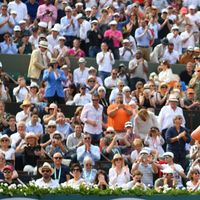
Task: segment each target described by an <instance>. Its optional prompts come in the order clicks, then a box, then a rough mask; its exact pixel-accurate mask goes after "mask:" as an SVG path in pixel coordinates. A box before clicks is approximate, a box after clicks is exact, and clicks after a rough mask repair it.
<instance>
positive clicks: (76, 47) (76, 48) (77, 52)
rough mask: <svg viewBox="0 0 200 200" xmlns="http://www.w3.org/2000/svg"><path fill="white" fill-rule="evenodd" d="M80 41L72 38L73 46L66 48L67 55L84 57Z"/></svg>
mask: <svg viewBox="0 0 200 200" xmlns="http://www.w3.org/2000/svg"><path fill="white" fill-rule="evenodd" d="M80 45H81V41H80V39H78V38H76V39H74V40H73V47H72V48H71V49H69V50H68V52H67V55H69V56H75V57H76V58H81V57H85V52H84V51H83V50H82V49H81V48H80Z"/></svg>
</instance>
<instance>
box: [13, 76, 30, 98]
mask: <svg viewBox="0 0 200 200" xmlns="http://www.w3.org/2000/svg"><path fill="white" fill-rule="evenodd" d="M17 83H18V86H17V87H15V88H14V89H13V95H14V96H15V98H16V101H17V102H22V101H24V100H25V97H26V96H27V94H28V92H29V89H28V87H27V86H26V81H25V79H24V76H20V75H19V76H18V78H17Z"/></svg>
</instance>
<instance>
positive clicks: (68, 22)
mask: <svg viewBox="0 0 200 200" xmlns="http://www.w3.org/2000/svg"><path fill="white" fill-rule="evenodd" d="M65 13H66V16H64V17H62V18H61V20H60V25H61V34H62V35H63V36H64V37H65V38H66V45H67V46H69V47H72V43H73V41H74V39H75V38H76V36H77V30H78V22H77V19H76V18H75V17H74V16H72V8H71V7H70V6H66V7H65Z"/></svg>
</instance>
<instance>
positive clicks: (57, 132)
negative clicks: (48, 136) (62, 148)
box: [52, 131, 64, 141]
mask: <svg viewBox="0 0 200 200" xmlns="http://www.w3.org/2000/svg"><path fill="white" fill-rule="evenodd" d="M55 135H59V136H60V137H61V140H62V141H63V140H64V135H63V134H62V133H61V132H59V131H55V132H54V133H53V135H52V138H54V136H55Z"/></svg>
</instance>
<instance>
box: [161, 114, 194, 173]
mask: <svg viewBox="0 0 200 200" xmlns="http://www.w3.org/2000/svg"><path fill="white" fill-rule="evenodd" d="M182 120H183V118H182V116H180V115H176V116H175V117H174V118H173V122H174V126H172V127H170V128H169V129H167V131H166V135H165V138H166V142H167V151H170V152H172V153H173V154H174V162H175V163H179V164H180V165H181V166H182V167H183V169H186V150H185V145H186V143H190V141H191V137H190V135H189V133H188V130H187V129H186V128H184V127H182V126H181V125H182Z"/></svg>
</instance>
